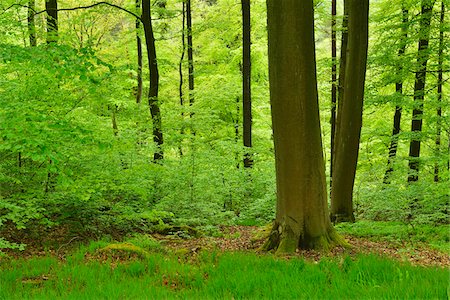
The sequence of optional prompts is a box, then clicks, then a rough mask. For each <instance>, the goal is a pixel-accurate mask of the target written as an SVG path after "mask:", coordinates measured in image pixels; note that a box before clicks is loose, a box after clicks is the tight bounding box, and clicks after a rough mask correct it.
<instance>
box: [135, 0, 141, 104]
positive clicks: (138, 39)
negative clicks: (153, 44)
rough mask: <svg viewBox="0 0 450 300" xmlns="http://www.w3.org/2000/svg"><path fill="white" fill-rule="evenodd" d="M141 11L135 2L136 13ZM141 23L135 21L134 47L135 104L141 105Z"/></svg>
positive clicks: (138, 1)
mask: <svg viewBox="0 0 450 300" xmlns="http://www.w3.org/2000/svg"><path fill="white" fill-rule="evenodd" d="M140 10H141V0H136V12H137V13H139V11H140ZM140 27H141V22H140V21H139V20H136V46H137V63H138V68H137V88H136V103H141V99H142V41H141V35H140V33H139V29H140Z"/></svg>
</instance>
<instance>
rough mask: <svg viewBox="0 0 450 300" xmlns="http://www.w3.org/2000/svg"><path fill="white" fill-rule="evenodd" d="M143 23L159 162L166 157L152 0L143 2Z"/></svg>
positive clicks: (155, 156)
mask: <svg viewBox="0 0 450 300" xmlns="http://www.w3.org/2000/svg"><path fill="white" fill-rule="evenodd" d="M142 23H143V25H144V33H145V45H146V47H147V57H148V68H149V73H150V88H149V91H148V105H149V107H150V114H151V116H152V123H153V141H154V142H155V144H156V147H157V149H156V151H155V153H154V155H153V160H154V161H155V162H157V161H160V160H162V159H163V157H164V154H163V150H162V145H163V143H164V140H163V132H162V126H161V111H160V108H159V102H158V91H159V73H158V62H157V60H156V48H155V37H154V35H153V27H152V19H151V3H150V0H143V1H142Z"/></svg>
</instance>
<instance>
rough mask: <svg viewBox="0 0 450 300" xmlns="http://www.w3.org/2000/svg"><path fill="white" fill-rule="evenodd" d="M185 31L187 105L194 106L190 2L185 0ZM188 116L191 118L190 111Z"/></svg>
mask: <svg viewBox="0 0 450 300" xmlns="http://www.w3.org/2000/svg"><path fill="white" fill-rule="evenodd" d="M186 29H187V46H188V51H187V52H188V73H189V74H188V81H189V105H190V106H192V105H193V104H194V48H193V46H192V10H191V0H186ZM190 116H191V117H192V116H193V113H192V111H191V113H190Z"/></svg>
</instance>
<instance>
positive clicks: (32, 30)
mask: <svg viewBox="0 0 450 300" xmlns="http://www.w3.org/2000/svg"><path fill="white" fill-rule="evenodd" d="M34 9H35V0H29V1H28V18H27V21H28V37H29V39H30V46H31V47H35V46H36V44H37V43H36V23H35V22H34V15H35V14H36V13H35V10H34Z"/></svg>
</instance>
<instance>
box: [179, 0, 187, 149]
mask: <svg viewBox="0 0 450 300" xmlns="http://www.w3.org/2000/svg"><path fill="white" fill-rule="evenodd" d="M181 3H182V9H181V12H182V20H181V46H182V48H181V57H180V63H179V64H178V73H179V75H180V83H179V85H178V94H179V97H180V107H181V121H182V122H184V93H183V81H184V78H183V62H184V55H185V53H186V37H185V30H186V26H185V24H186V2H185V1H181ZM180 134H181V141H180V146H179V148H178V149H179V153H180V155H181V156H182V155H183V148H182V143H183V140H182V139H183V135H184V124H183V123H182V124H181V128H180Z"/></svg>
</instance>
